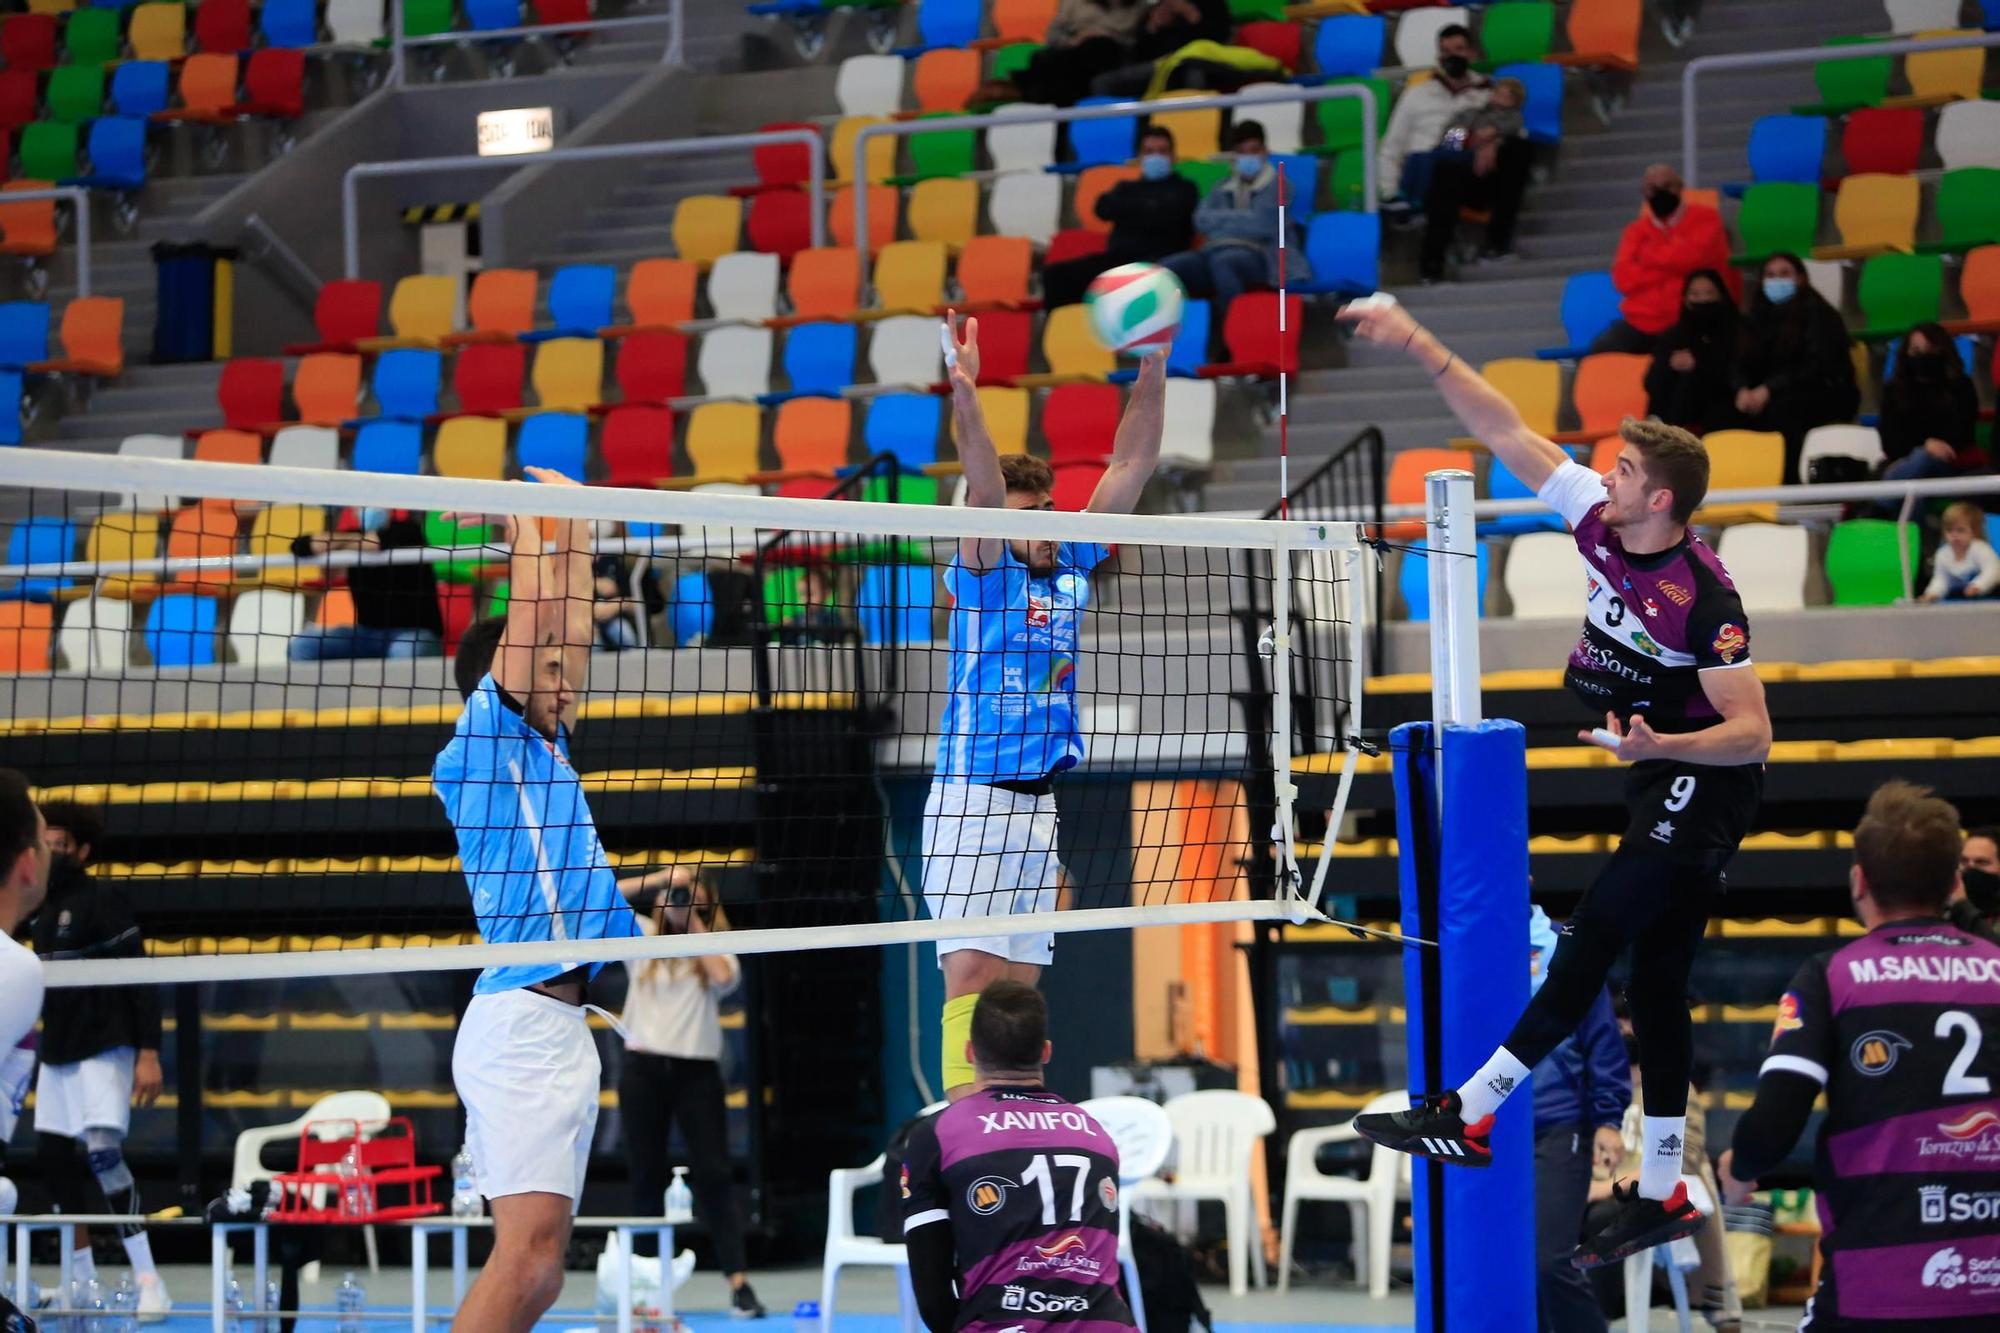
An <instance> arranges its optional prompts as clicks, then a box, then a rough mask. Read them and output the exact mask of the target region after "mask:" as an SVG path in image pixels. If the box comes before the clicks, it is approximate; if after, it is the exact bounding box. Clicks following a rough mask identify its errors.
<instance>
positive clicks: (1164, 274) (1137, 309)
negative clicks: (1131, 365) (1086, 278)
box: [1083, 264, 1187, 352]
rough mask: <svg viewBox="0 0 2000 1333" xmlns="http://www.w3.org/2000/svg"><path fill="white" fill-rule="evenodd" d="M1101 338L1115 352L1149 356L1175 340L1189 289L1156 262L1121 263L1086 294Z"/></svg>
mask: <svg viewBox="0 0 2000 1333" xmlns="http://www.w3.org/2000/svg"><path fill="white" fill-rule="evenodd" d="M1083 303H1084V306H1085V307H1086V308H1087V309H1088V310H1089V311H1090V327H1091V328H1092V329H1093V330H1094V331H1095V332H1096V334H1097V340H1098V341H1099V342H1101V343H1103V344H1104V345H1105V346H1106V347H1109V348H1111V349H1112V350H1113V351H1115V352H1148V351H1154V350H1156V349H1158V348H1162V347H1165V346H1166V345H1167V344H1168V343H1171V342H1172V341H1173V340H1174V333H1175V331H1176V330H1178V329H1179V328H1180V326H1181V307H1182V306H1183V305H1185V304H1186V303H1187V289H1186V288H1184V287H1182V286H1181V280H1180V279H1179V278H1177V277H1175V276H1174V275H1173V274H1172V273H1171V272H1169V271H1168V270H1166V269H1164V268H1162V267H1160V266H1159V265H1158V264H1120V265H1119V266H1118V267H1117V268H1114V269H1111V270H1109V271H1107V272H1105V273H1101V274H1099V275H1098V277H1097V279H1096V281H1094V282H1092V283H1091V284H1090V287H1089V289H1088V290H1087V291H1085V292H1084V294H1083Z"/></svg>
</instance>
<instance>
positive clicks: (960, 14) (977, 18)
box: [917, 0, 986, 47]
mask: <svg viewBox="0 0 2000 1333" xmlns="http://www.w3.org/2000/svg"><path fill="white" fill-rule="evenodd" d="M985 17H986V6H985V5H984V4H983V3H981V0H919V3H918V5H917V36H918V37H919V38H920V39H921V40H922V42H923V44H924V46H926V47H935V46H969V45H971V44H972V43H973V42H975V41H977V40H978V38H979V26H980V23H981V21H982V20H983V19H984V18H985Z"/></svg>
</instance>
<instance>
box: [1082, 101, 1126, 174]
mask: <svg viewBox="0 0 2000 1333" xmlns="http://www.w3.org/2000/svg"><path fill="white" fill-rule="evenodd" d="M1125 100H1127V99H1125V98H1123V97H1086V98H1083V99H1082V100H1081V101H1079V102H1078V103H1077V105H1078V106H1109V105H1111V104H1112V103H1114V102H1123V101H1125ZM1138 134H1139V118H1138V117H1137V116H1112V117H1110V118H1109V119H1106V120H1078V121H1072V122H1071V123H1070V127H1069V149H1070V153H1071V155H1072V156H1073V157H1075V159H1076V160H1075V161H1074V162H1071V163H1068V164H1066V165H1067V166H1070V167H1074V168H1082V167H1094V166H1097V165H1098V164H1099V163H1104V162H1109V163H1118V162H1129V161H1131V160H1132V149H1133V146H1134V143H1135V141H1136V139H1137V137H1138Z"/></svg>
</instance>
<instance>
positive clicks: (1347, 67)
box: [1313, 14, 1389, 77]
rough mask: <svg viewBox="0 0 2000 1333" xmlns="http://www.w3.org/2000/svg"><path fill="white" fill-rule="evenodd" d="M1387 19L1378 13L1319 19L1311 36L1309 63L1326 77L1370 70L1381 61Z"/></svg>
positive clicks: (1376, 67) (1371, 71)
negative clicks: (1315, 33)
mask: <svg viewBox="0 0 2000 1333" xmlns="http://www.w3.org/2000/svg"><path fill="white" fill-rule="evenodd" d="M1388 26H1389V25H1388V21H1387V20H1386V19H1384V18H1383V17H1382V16H1381V15H1380V14H1366V15H1363V14H1350V15H1343V16H1341V17H1339V18H1330V19H1321V20H1320V22H1319V35H1318V36H1317V37H1315V38H1314V39H1313V63H1314V64H1315V65H1317V66H1318V67H1319V72H1320V73H1321V74H1324V75H1327V76H1329V77H1342V76H1346V75H1367V74H1373V73H1374V72H1375V71H1376V70H1377V69H1378V68H1379V67H1380V66H1381V64H1382V47H1383V43H1384V40H1385V39H1386V37H1387V34H1388Z"/></svg>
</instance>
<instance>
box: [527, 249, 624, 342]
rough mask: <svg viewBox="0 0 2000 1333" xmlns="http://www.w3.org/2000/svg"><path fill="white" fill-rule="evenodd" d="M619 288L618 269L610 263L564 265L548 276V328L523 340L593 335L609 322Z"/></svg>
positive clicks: (531, 340)
mask: <svg viewBox="0 0 2000 1333" xmlns="http://www.w3.org/2000/svg"><path fill="white" fill-rule="evenodd" d="M617 291H618V270H617V269H616V268H615V267H613V266H612V265H610V264H565V265H563V266H562V267H561V268H559V269H557V270H556V271H555V276H554V277H552V278H550V279H549V296H548V307H549V324H550V327H549V328H547V329H543V330H541V331H539V332H537V333H533V334H530V335H528V336H527V337H526V339H525V341H528V342H545V341H547V340H549V339H551V338H595V337H596V336H597V331H598V330H599V329H601V328H603V327H604V326H605V325H607V324H609V323H610V322H611V307H612V302H613V301H614V299H615V298H616V294H617Z"/></svg>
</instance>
